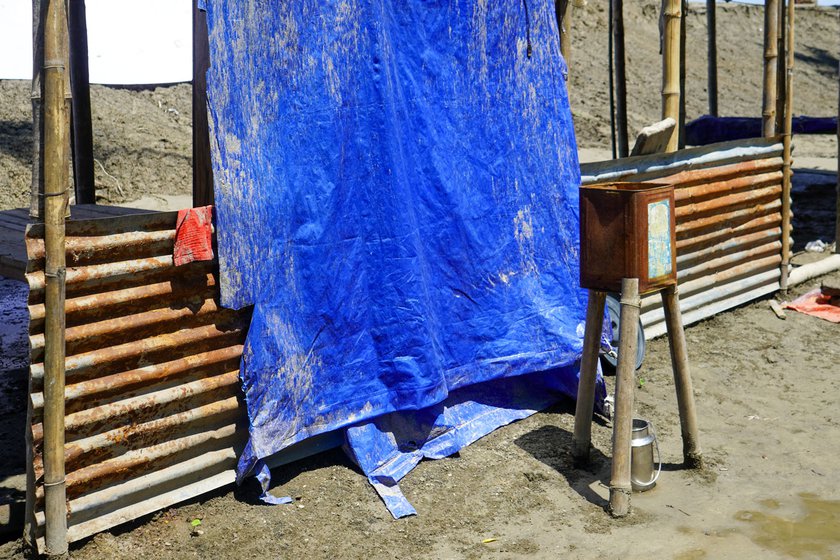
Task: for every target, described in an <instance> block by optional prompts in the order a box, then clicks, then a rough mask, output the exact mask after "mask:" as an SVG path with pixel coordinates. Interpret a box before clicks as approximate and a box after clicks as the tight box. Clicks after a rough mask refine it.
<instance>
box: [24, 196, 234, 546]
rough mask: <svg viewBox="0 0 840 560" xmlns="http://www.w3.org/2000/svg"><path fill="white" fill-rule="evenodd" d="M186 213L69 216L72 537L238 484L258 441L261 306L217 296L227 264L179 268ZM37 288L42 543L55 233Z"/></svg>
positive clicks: (33, 502) (38, 241)
mask: <svg viewBox="0 0 840 560" xmlns="http://www.w3.org/2000/svg"><path fill="white" fill-rule="evenodd" d="M176 217H177V213H174V212H173V213H157V214H146V215H136V216H126V217H119V218H108V219H102V220H86V221H69V222H67V229H66V235H67V266H68V268H67V299H66V304H65V310H66V314H67V328H66V339H67V346H66V347H67V355H66V359H65V369H66V382H67V385H66V389H65V404H66V414H65V425H66V432H65V435H66V444H65V447H64V460H65V466H66V470H67V475H66V480H67V511H68V524H69V529H68V538H69V539H70V540H71V541H74V540H78V539H81V538H84V537H86V536H88V535H90V534H92V533H94V532H97V531H101V530H103V529H107V528H108V527H112V526H114V525H117V524H119V523H123V522H125V521H129V520H131V519H134V518H136V517H137V516H139V515H144V514H146V513H149V512H151V511H155V510H157V509H160V508H163V507H167V506H169V505H171V504H173V503H176V502H178V501H182V500H184V499H188V498H190V497H193V496H196V495H198V494H200V493H202V492H206V491H209V490H212V489H213V488H217V487H219V486H221V485H223V484H227V483H230V482H231V481H233V479H234V472H233V468H234V466H235V461H236V457H237V455H238V451H239V449H241V446H242V445H243V443H244V440H245V438H246V426H245V419H246V414H245V410H244V404H243V402H242V398H241V390H240V385H239V373H238V370H239V361H240V358H241V355H242V348H243V342H244V337H245V333H246V329H247V325H248V322H249V320H250V317H249V311H247V310H246V311H232V310H228V309H223V308H222V307H221V306H220V305H219V302H218V295H219V294H218V281H217V264H216V263H215V262H203V263H202V262H196V263H191V264H188V265H185V266H180V267H175V266H174V265H173V262H172V251H173V246H174V240H175V223H176ZM26 246H27V252H28V257H29V261H28V265H27V274H26V278H27V281H28V282H29V286H30V298H29V311H30V316H31V321H30V348H31V366H30V403H29V413H28V416H29V419H30V430H29V433H28V434H27V435H28V438H27V439H28V444H29V449H30V453H31V461H30V466H29V469H30V473H29V478H30V485H29V489H28V496H27V499H28V501H29V502H30V508H31V509H30V511H31V514H30V515H31V517H30V522H31V523H32V524H33V525H34V527H35V536H36V539H37V543H38V545H39V547H43V544H44V541H43V534H44V515H43V508H44V487H43V475H44V473H43V457H42V449H43V443H44V442H43V435H44V434H43V424H42V417H43V407H44V395H43V379H44V365H43V356H44V334H43V328H44V313H45V312H44V273H43V266H44V243H43V227H42V226H38V225H36V226H31V227H30V228H29V229H28V231H27V235H26Z"/></svg>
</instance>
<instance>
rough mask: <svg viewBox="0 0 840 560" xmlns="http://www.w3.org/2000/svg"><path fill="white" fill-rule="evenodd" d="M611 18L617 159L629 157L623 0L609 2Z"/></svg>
mask: <svg viewBox="0 0 840 560" xmlns="http://www.w3.org/2000/svg"><path fill="white" fill-rule="evenodd" d="M610 2H611V3H612V17H613V50H614V52H615V99H616V103H615V112H616V128H617V129H618V157H623V158H624V157H627V156H628V155H630V145H629V142H628V139H627V72H626V70H625V64H624V62H625V54H624V0H610Z"/></svg>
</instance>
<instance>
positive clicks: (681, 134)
mask: <svg viewBox="0 0 840 560" xmlns="http://www.w3.org/2000/svg"><path fill="white" fill-rule="evenodd" d="M681 10H682V17H681V18H680V118H679V120H678V121H677V147H678V148H679V149H680V150H682V149H683V148H685V33H686V29H685V26H686V19H687V18H688V0H682V7H681Z"/></svg>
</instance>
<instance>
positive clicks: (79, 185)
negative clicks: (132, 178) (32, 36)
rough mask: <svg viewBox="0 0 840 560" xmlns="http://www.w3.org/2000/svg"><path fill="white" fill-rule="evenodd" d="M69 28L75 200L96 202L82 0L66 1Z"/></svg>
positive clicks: (83, 3)
mask: <svg viewBox="0 0 840 560" xmlns="http://www.w3.org/2000/svg"><path fill="white" fill-rule="evenodd" d="M68 28H69V33H70V88H71V91H72V96H73V105H72V107H73V111H72V113H73V115H72V116H73V119H72V123H73V125H72V133H73V177H74V181H73V183H74V186H75V192H76V204H96V185H95V183H94V174H93V124H92V122H91V115H90V74H89V68H88V40H87V11H86V9H85V0H70V2H68Z"/></svg>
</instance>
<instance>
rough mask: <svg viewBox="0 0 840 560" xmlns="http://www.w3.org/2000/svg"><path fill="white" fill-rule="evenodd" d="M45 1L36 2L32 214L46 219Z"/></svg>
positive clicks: (33, 6)
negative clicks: (43, 75)
mask: <svg viewBox="0 0 840 560" xmlns="http://www.w3.org/2000/svg"><path fill="white" fill-rule="evenodd" d="M45 7H46V5H45V4H44V3H43V2H42V0H32V89H31V90H30V97H31V99H32V186H31V190H30V196H29V215H30V216H31V217H32V218H43V217H44V209H43V202H44V200H43V197H42V196H41V195H42V194H43V193H44V177H43V173H42V168H43V164H44V161H43V156H44V107H43V104H42V103H41V66H42V65H43V64H44V21H45V17H44V8H45Z"/></svg>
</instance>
